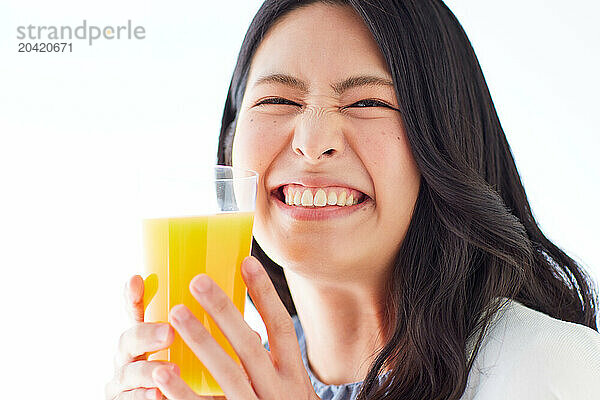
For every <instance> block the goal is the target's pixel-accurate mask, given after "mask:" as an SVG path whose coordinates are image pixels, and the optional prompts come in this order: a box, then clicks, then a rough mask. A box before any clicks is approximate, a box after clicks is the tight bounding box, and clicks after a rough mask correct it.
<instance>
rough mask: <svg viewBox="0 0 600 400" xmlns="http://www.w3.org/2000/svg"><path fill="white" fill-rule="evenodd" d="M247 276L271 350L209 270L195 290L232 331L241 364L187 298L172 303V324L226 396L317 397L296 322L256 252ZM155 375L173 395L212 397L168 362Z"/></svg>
mask: <svg viewBox="0 0 600 400" xmlns="http://www.w3.org/2000/svg"><path fill="white" fill-rule="evenodd" d="M242 277H243V279H244V281H245V282H246V286H247V287H248V292H249V294H250V296H251V297H252V300H253V301H254V304H255V305H256V308H257V310H258V312H259V313H260V315H261V316H262V319H263V321H264V323H265V326H266V328H267V333H268V335H269V347H270V349H271V351H270V352H269V351H268V350H266V349H265V348H264V346H263V344H262V343H261V341H260V337H259V336H258V335H257V334H256V332H255V331H253V330H252V329H251V328H250V327H249V326H248V324H247V323H246V322H245V321H244V318H243V316H242V315H241V314H240V312H239V311H238V310H237V308H236V307H235V306H234V305H233V303H232V302H231V300H230V299H229V297H228V296H227V295H226V294H225V293H224V292H223V291H222V290H221V289H220V288H219V286H218V285H217V284H215V283H214V281H212V279H210V278H209V277H208V276H207V275H204V274H201V275H198V276H196V277H195V278H194V279H192V281H191V283H190V291H191V293H192V295H193V296H194V297H195V298H196V300H198V302H199V303H200V305H202V307H203V308H204V309H205V310H206V312H208V314H209V315H210V316H211V317H212V318H213V320H214V321H215V322H216V323H217V325H218V326H219V328H220V329H221V331H222V332H223V334H224V335H225V336H226V337H227V340H228V341H229V342H230V343H231V345H232V346H233V348H234V350H235V351H236V353H237V355H238V356H239V359H240V361H241V363H242V365H241V366H240V365H239V364H237V363H236V362H235V361H233V359H232V358H231V357H229V355H228V354H227V353H225V351H224V350H223V349H222V348H221V347H220V346H219V345H218V344H217V342H216V341H215V340H214V339H213V338H212V336H211V335H210V334H209V333H208V331H207V330H206V329H205V328H204V326H203V325H202V323H201V322H200V321H198V320H197V319H196V318H195V317H194V315H193V314H192V313H191V312H190V310H189V309H188V308H187V307H186V306H184V305H183V304H179V305H176V306H174V307H173V308H172V309H171V312H170V313H169V321H170V322H171V325H172V326H173V328H175V330H177V332H178V333H179V335H180V336H181V338H182V339H183V340H184V341H185V342H186V343H187V345H188V346H189V348H190V349H191V350H192V351H193V352H194V354H195V355H196V356H197V357H198V359H199V360H200V361H201V362H202V363H203V364H204V365H205V366H206V368H208V370H209V371H210V373H211V375H212V376H213V377H214V378H215V380H216V381H217V382H218V383H219V385H220V386H221V389H223V392H224V393H225V396H226V397H227V399H229V400H258V399H260V400H282V399H294V400H317V399H318V397H317V395H316V394H315V392H314V389H313V387H312V385H311V383H310V380H309V378H308V374H307V372H306V369H305V368H304V364H303V363H302V358H301V355H300V348H299V346H298V340H297V338H296V332H295V330H294V324H293V322H292V319H291V318H290V316H289V314H288V312H287V311H286V309H285V307H284V306H283V304H282V303H281V300H280V299H279V296H278V295H277V292H276V291H275V288H274V287H273V284H272V283H271V280H270V279H269V276H268V275H267V273H266V271H265V270H264V269H263V267H262V265H261V264H260V262H259V261H258V260H257V259H256V258H254V257H246V258H245V259H244V261H243V262H242ZM152 378H153V379H154V382H155V385H156V386H157V387H158V388H159V389H160V390H161V392H162V393H163V394H164V395H165V396H166V397H167V398H168V399H171V400H198V399H210V398H211V397H205V396H199V395H197V394H196V393H194V392H193V391H192V389H191V388H190V387H189V386H188V385H187V384H186V383H185V382H184V381H183V380H182V379H181V378H180V377H179V375H178V374H177V373H174V372H173V371H172V370H171V369H170V368H169V367H167V366H158V367H156V368H154V369H153V371H152Z"/></svg>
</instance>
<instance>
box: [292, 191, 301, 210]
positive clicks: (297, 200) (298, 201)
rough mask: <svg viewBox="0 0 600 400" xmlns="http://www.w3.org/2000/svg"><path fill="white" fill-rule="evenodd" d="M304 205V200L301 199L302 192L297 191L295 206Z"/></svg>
mask: <svg viewBox="0 0 600 400" xmlns="http://www.w3.org/2000/svg"><path fill="white" fill-rule="evenodd" d="M301 204H302V200H301V199H300V191H299V190H298V191H296V193H294V205H295V206H299V205H301Z"/></svg>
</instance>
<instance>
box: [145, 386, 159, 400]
mask: <svg viewBox="0 0 600 400" xmlns="http://www.w3.org/2000/svg"><path fill="white" fill-rule="evenodd" d="M146 398H147V399H152V400H156V399H158V398H159V397H158V389H148V390H146Z"/></svg>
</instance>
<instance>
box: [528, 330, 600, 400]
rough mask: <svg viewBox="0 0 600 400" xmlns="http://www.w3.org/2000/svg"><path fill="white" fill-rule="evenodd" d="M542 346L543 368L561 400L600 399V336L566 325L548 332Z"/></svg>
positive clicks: (592, 331)
mask: <svg viewBox="0 0 600 400" xmlns="http://www.w3.org/2000/svg"><path fill="white" fill-rule="evenodd" d="M544 337H545V340H544V342H545V343H540V344H541V348H542V349H543V350H545V351H544V352H545V354H539V353H538V354H539V355H540V362H541V364H542V365H541V367H542V368H543V369H545V372H546V373H547V375H546V376H547V379H548V380H547V384H548V385H549V388H550V391H551V393H552V394H553V395H554V396H555V397H556V399H558V400H599V399H600V333H598V332H596V331H594V330H592V329H590V328H588V327H586V326H583V325H577V324H571V323H566V328H565V329H560V330H559V331H556V332H548V334H547V335H544Z"/></svg>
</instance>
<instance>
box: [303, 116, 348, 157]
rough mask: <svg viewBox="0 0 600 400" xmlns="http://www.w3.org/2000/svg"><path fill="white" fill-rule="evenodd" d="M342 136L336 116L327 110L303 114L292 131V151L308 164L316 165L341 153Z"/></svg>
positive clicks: (342, 147)
mask: <svg viewBox="0 0 600 400" xmlns="http://www.w3.org/2000/svg"><path fill="white" fill-rule="evenodd" d="M343 149H344V136H343V133H342V126H341V123H340V121H339V118H338V116H337V115H335V113H334V112H332V111H329V110H324V109H320V110H314V111H313V112H311V113H307V112H305V113H304V114H303V115H302V116H300V118H299V119H298V122H297V124H296V126H295V129H294V136H293V139H292V150H293V151H294V153H296V154H298V155H300V156H303V157H304V158H305V160H306V161H307V162H309V163H312V164H314V163H318V162H320V161H321V160H323V159H326V158H331V157H334V156H336V155H339V154H341V153H342V151H343Z"/></svg>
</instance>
